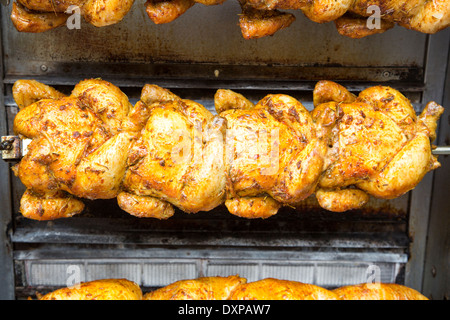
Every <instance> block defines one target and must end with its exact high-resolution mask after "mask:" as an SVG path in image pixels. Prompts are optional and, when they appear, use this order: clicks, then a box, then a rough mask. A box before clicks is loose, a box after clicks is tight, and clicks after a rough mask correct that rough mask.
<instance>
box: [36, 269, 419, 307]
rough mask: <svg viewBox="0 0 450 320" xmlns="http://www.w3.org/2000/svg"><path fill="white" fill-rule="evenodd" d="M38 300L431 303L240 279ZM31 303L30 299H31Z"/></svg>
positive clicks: (117, 287)
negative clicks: (146, 290)
mask: <svg viewBox="0 0 450 320" xmlns="http://www.w3.org/2000/svg"><path fill="white" fill-rule="evenodd" d="M37 298H38V299H39V300H235V301H237V300H428V298H427V297H425V296H423V295H422V294H421V293H419V292H418V291H416V290H414V289H411V288H408V287H406V286H403V285H399V284H391V283H361V284H356V285H348V286H344V287H340V288H336V289H334V290H328V289H325V288H322V287H319V286H317V285H312V284H307V283H302V282H299V281H292V280H283V279H275V278H264V279H261V280H257V281H254V282H247V279H246V278H243V277H240V276H239V275H232V276H228V277H222V276H211V277H200V278H196V279H186V280H179V281H176V282H173V283H171V284H169V285H167V286H164V287H161V288H159V289H156V290H153V291H150V292H147V293H145V294H143V292H142V290H141V288H140V287H139V286H138V285H137V284H136V283H134V282H132V281H129V280H126V279H102V280H94V281H89V282H84V283H79V284H76V285H74V286H71V287H66V288H61V289H57V290H55V291H53V292H50V293H47V294H46V295H41V294H37ZM30 299H31V298H30Z"/></svg>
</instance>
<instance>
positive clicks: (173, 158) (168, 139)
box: [119, 85, 226, 218]
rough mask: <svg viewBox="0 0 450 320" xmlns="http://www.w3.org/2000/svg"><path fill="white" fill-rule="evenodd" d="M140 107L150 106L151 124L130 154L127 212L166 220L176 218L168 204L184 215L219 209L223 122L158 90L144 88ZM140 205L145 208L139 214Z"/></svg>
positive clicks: (148, 122)
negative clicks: (169, 217) (137, 208)
mask: <svg viewBox="0 0 450 320" xmlns="http://www.w3.org/2000/svg"><path fill="white" fill-rule="evenodd" d="M141 103H142V104H143V105H145V106H146V107H147V108H148V112H147V115H146V118H147V120H146V122H145V126H144V128H143V129H142V131H141V133H140V136H139V137H138V139H137V140H136V141H135V142H134V143H133V145H132V147H131V149H130V151H129V154H128V160H127V170H126V173H125V176H124V179H123V190H124V191H123V193H122V194H120V195H119V205H120V206H121V207H122V209H123V210H125V211H127V212H129V213H131V214H135V215H138V216H152V217H159V218H167V217H168V216H169V215H171V214H173V209H171V205H169V204H168V203H170V204H172V205H174V206H176V207H178V208H180V209H182V210H183V211H185V212H198V211H209V210H211V209H213V208H215V207H217V206H218V205H220V204H221V203H222V202H223V201H224V197H225V182H226V181H225V167H224V165H225V164H224V157H223V156H222V154H223V148H224V143H223V137H224V134H225V131H224V130H225V121H224V119H223V118H221V117H218V116H213V114H212V113H211V112H209V111H208V110H207V109H206V108H204V107H203V106H202V105H200V104H198V103H196V102H194V101H191V100H186V99H181V98H179V97H177V96H176V95H174V94H173V93H171V92H170V91H168V90H165V89H163V88H160V87H157V86H151V85H147V86H145V87H144V89H143V92H142V96H141ZM125 199H127V201H124V200H125ZM136 205H138V206H142V210H140V211H139V212H138V214H136V212H135V210H136Z"/></svg>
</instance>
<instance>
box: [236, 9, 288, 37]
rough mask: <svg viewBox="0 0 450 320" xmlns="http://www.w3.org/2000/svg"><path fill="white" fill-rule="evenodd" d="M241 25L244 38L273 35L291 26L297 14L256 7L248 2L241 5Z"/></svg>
mask: <svg viewBox="0 0 450 320" xmlns="http://www.w3.org/2000/svg"><path fill="white" fill-rule="evenodd" d="M241 7H242V14H241V15H240V16H239V26H240V28H241V33H242V36H243V37H244V39H247V40H248V39H258V38H262V37H266V36H271V35H273V34H274V33H275V32H277V31H278V30H281V29H284V28H287V27H289V26H290V25H291V24H292V23H293V22H294V21H295V16H294V15H293V14H291V13H287V12H281V11H278V10H265V9H255V8H252V7H250V6H247V5H246V4H243V5H241Z"/></svg>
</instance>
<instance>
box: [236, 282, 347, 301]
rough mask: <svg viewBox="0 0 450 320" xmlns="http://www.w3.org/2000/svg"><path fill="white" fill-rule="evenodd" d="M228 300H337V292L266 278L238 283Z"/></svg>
mask: <svg viewBox="0 0 450 320" xmlns="http://www.w3.org/2000/svg"><path fill="white" fill-rule="evenodd" d="M229 300H339V298H338V296H337V294H335V293H334V292H332V291H329V290H327V289H324V288H321V287H319V286H316V285H312V284H306V283H301V282H297V281H289V280H279V279H273V278H266V279H262V280H259V281H254V282H249V283H246V284H242V285H240V286H239V287H238V288H237V289H236V290H234V291H233V293H232V294H231V296H230V298H229Z"/></svg>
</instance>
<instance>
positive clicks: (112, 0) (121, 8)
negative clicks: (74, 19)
mask: <svg viewBox="0 0 450 320" xmlns="http://www.w3.org/2000/svg"><path fill="white" fill-rule="evenodd" d="M133 3H134V0H62V1H53V0H16V2H14V3H13V8H12V12H11V20H12V22H13V24H14V26H15V27H16V29H17V30H18V31H20V32H30V33H37V32H44V31H48V30H51V29H54V28H57V27H59V26H62V25H64V24H65V23H66V21H67V19H68V18H69V16H70V15H72V14H74V13H79V14H80V15H81V16H83V17H84V19H85V20H86V21H87V22H89V23H90V24H92V25H94V26H96V27H103V26H108V25H111V24H115V23H118V22H120V21H121V20H122V19H123V18H124V17H125V15H126V14H127V13H128V11H129V10H130V9H131V6H132V5H133Z"/></svg>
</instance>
